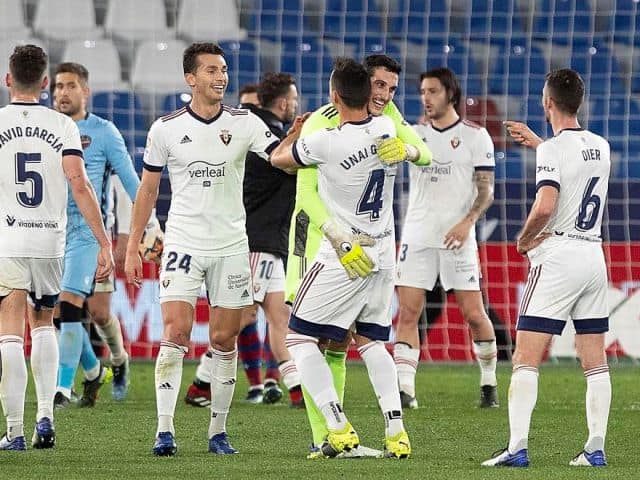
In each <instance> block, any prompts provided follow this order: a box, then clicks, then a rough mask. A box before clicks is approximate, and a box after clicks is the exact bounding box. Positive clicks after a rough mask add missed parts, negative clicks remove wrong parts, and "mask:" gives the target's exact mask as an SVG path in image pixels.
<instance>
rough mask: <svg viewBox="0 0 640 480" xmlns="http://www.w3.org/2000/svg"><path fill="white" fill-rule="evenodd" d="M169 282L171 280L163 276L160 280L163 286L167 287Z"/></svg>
mask: <svg viewBox="0 0 640 480" xmlns="http://www.w3.org/2000/svg"><path fill="white" fill-rule="evenodd" d="M170 283H171V280H169V279H168V278H165V279H164V280H162V286H163V287H164V288H167V287H168V286H169V284H170Z"/></svg>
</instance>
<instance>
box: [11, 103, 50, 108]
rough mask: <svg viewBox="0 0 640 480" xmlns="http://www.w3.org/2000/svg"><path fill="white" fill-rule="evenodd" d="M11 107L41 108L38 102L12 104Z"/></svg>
mask: <svg viewBox="0 0 640 480" xmlns="http://www.w3.org/2000/svg"><path fill="white" fill-rule="evenodd" d="M9 105H20V106H23V107H41V106H42V105H40V104H39V103H38V102H11V103H10V104H9Z"/></svg>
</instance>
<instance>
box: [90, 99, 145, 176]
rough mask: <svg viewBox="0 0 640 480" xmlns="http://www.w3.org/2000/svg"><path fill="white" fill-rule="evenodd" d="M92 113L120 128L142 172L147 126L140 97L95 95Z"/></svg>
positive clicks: (138, 168)
mask: <svg viewBox="0 0 640 480" xmlns="http://www.w3.org/2000/svg"><path fill="white" fill-rule="evenodd" d="M91 111H92V112H93V113H95V114H96V115H98V116H100V117H103V118H106V119H108V120H111V121H112V122H113V123H114V124H115V125H116V127H118V130H120V133H121V134H122V136H123V137H124V140H125V143H126V144H127V148H128V149H129V153H130V154H131V157H132V158H133V159H134V161H135V164H136V170H137V171H138V172H140V171H141V169H142V156H143V154H144V145H145V141H146V133H147V124H146V121H145V117H144V115H143V113H142V104H141V102H140V99H139V98H138V96H137V95H135V94H134V93H133V92H129V91H114V92H100V93H95V94H93V95H92V97H91Z"/></svg>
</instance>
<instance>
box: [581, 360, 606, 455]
mask: <svg viewBox="0 0 640 480" xmlns="http://www.w3.org/2000/svg"><path fill="white" fill-rule="evenodd" d="M584 376H585V378H586V379H587V402H586V403H587V427H588V428H589V439H588V440H587V443H586V444H585V445H584V449H585V451H587V452H589V453H593V452H595V451H596V450H602V451H604V438H605V436H606V435H607V422H608V420H609V409H610V407H611V379H610V377H609V366H608V365H601V366H599V367H595V368H592V369H590V370H585V372H584Z"/></svg>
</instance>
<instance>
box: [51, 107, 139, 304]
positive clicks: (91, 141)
mask: <svg viewBox="0 0 640 480" xmlns="http://www.w3.org/2000/svg"><path fill="white" fill-rule="evenodd" d="M77 125H78V129H79V130H80V140H81V141H82V148H83V150H84V166H85V169H86V171H87V175H88V177H89V180H90V181H91V184H92V185H93V188H94V190H95V191H96V196H97V198H98V203H99V204H100V210H101V211H102V218H103V221H104V222H105V225H106V223H107V214H108V212H109V190H110V188H111V175H112V173H114V172H115V174H116V175H118V177H119V178H120V180H121V181H122V184H123V185H124V189H125V191H126V192H127V194H128V195H129V197H131V200H135V198H136V192H137V190H138V185H139V184H140V180H139V179H138V175H137V174H136V171H135V169H134V168H133V162H132V161H131V157H130V156H129V152H127V148H126V147H125V144H124V139H123V138H122V135H120V132H119V131H118V129H117V128H116V127H115V125H114V124H113V123H111V122H110V121H108V120H105V119H103V118H100V117H98V116H96V115H93V114H92V113H90V114H88V115H87V117H86V118H85V119H84V120H80V121H79V122H77ZM67 217H68V223H67V246H66V249H65V258H64V274H63V277H62V291H64V292H71V293H74V294H76V295H80V296H82V297H86V296H88V295H90V294H91V293H92V292H93V277H94V275H95V272H96V267H97V255H98V250H99V246H98V242H97V241H96V239H95V237H94V236H93V233H91V230H90V228H89V225H87V223H86V222H85V220H84V217H83V216H82V215H81V214H80V210H79V209H78V205H77V204H76V202H75V200H74V199H73V196H72V195H71V194H69V204H68V206H67Z"/></svg>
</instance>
